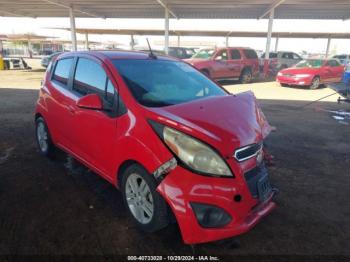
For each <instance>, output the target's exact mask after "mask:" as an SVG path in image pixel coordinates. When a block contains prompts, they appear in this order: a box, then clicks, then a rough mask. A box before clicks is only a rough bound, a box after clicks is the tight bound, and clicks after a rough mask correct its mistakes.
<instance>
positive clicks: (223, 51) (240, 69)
mask: <svg viewBox="0 0 350 262" xmlns="http://www.w3.org/2000/svg"><path fill="white" fill-rule="evenodd" d="M185 61H186V62H187V63H189V64H191V65H193V66H194V67H196V68H197V69H198V70H200V71H201V72H202V73H204V74H206V75H207V76H209V77H211V78H212V79H215V80H223V79H239V80H240V82H241V83H249V82H251V81H252V79H253V77H256V76H257V75H258V74H259V59H258V56H257V54H256V52H255V51H254V50H253V49H251V48H245V47H227V48H216V49H214V48H211V49H201V50H200V51H198V52H197V53H196V54H195V55H194V56H192V58H190V59H185Z"/></svg>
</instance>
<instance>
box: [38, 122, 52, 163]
mask: <svg viewBox="0 0 350 262" xmlns="http://www.w3.org/2000/svg"><path fill="white" fill-rule="evenodd" d="M35 134H36V142H37V144H38V147H39V151H40V153H41V154H42V155H44V156H46V157H48V158H51V159H53V158H54V157H55V153H56V148H55V145H54V144H53V143H52V139H51V136H50V132H49V129H48V127H47V125H46V123H45V120H44V118H42V117H38V118H37V119H36V120H35Z"/></svg>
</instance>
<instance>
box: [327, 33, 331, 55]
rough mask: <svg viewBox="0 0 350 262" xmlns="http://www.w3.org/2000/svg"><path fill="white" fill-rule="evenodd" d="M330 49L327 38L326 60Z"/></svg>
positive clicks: (329, 38) (329, 40)
mask: <svg viewBox="0 0 350 262" xmlns="http://www.w3.org/2000/svg"><path fill="white" fill-rule="evenodd" d="M330 47H331V37H328V40H327V49H326V58H328V55H329V48H330Z"/></svg>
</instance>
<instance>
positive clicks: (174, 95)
mask: <svg viewBox="0 0 350 262" xmlns="http://www.w3.org/2000/svg"><path fill="white" fill-rule="evenodd" d="M35 123H36V138H37V141H38V145H39V149H40V151H41V153H42V154H44V155H46V156H52V155H53V154H54V152H55V148H60V149H62V150H64V151H66V152H67V153H69V154H71V155H73V156H74V157H75V158H76V159H77V160H79V161H80V162H82V163H83V164H84V165H86V166H87V167H89V168H90V169H91V170H93V171H95V172H96V173H97V174H99V175H100V176H102V177H103V178H105V179H106V180H108V181H109V182H110V183H112V184H114V185H115V186H116V187H117V188H119V189H120V190H121V192H122V195H123V198H124V202H125V204H126V206H127V207H128V211H129V213H130V215H131V217H132V219H133V220H134V221H135V223H136V224H137V225H138V226H139V227H140V228H141V229H143V230H145V231H148V232H153V231H155V230H158V229H161V228H163V227H165V226H167V225H168V223H169V221H170V220H169V218H170V217H171V216H172V214H173V215H174V216H175V218H176V220H177V222H178V224H179V228H180V230H181V234H182V237H183V240H184V242H185V243H188V244H190V243H200V242H208V241H214V240H218V239H222V238H227V237H231V236H234V235H237V234H241V233H243V232H246V231H247V230H249V229H250V228H252V227H253V226H254V225H255V224H256V223H257V222H258V221H259V220H260V219H261V218H262V217H263V216H265V215H266V214H268V213H269V212H270V211H271V210H272V209H273V208H274V207H275V203H274V202H273V200H272V198H273V196H274V190H273V189H272V187H271V186H270V184H269V178H268V172H267V170H266V168H265V165H264V152H265V151H264V149H263V141H264V139H265V137H266V136H267V135H268V134H269V132H270V126H269V125H268V123H267V121H266V119H265V117H264V115H263V113H262V111H261V110H260V108H259V107H258V105H257V104H256V101H255V98H254V96H253V95H252V93H242V94H239V95H231V94H229V93H227V92H226V91H225V90H224V89H222V88H221V87H219V86H218V85H217V84H216V83H214V82H212V81H211V80H210V79H208V78H207V77H205V76H204V75H203V74H201V73H200V72H198V71H197V70H196V69H194V68H193V67H191V66H190V65H188V64H186V63H184V62H181V61H179V60H176V59H175V58H170V57H162V56H158V57H156V56H154V55H149V54H147V53H144V52H127V51H98V52H97V51H96V52H72V53H65V54H62V55H60V56H59V57H58V58H57V59H55V61H53V62H52V63H51V64H50V65H49V67H48V70H47V73H46V76H45V79H44V83H43V86H42V88H41V90H40V94H39V99H38V102H37V106H36V113H35Z"/></svg>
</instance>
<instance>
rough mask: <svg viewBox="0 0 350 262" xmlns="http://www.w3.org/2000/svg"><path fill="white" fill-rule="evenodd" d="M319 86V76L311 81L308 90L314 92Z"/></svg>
mask: <svg viewBox="0 0 350 262" xmlns="http://www.w3.org/2000/svg"><path fill="white" fill-rule="evenodd" d="M320 85H321V79H320V77H319V76H315V77H314V78H313V79H312V81H311V85H310V89H312V90H314V89H317V88H319V87H320Z"/></svg>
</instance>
